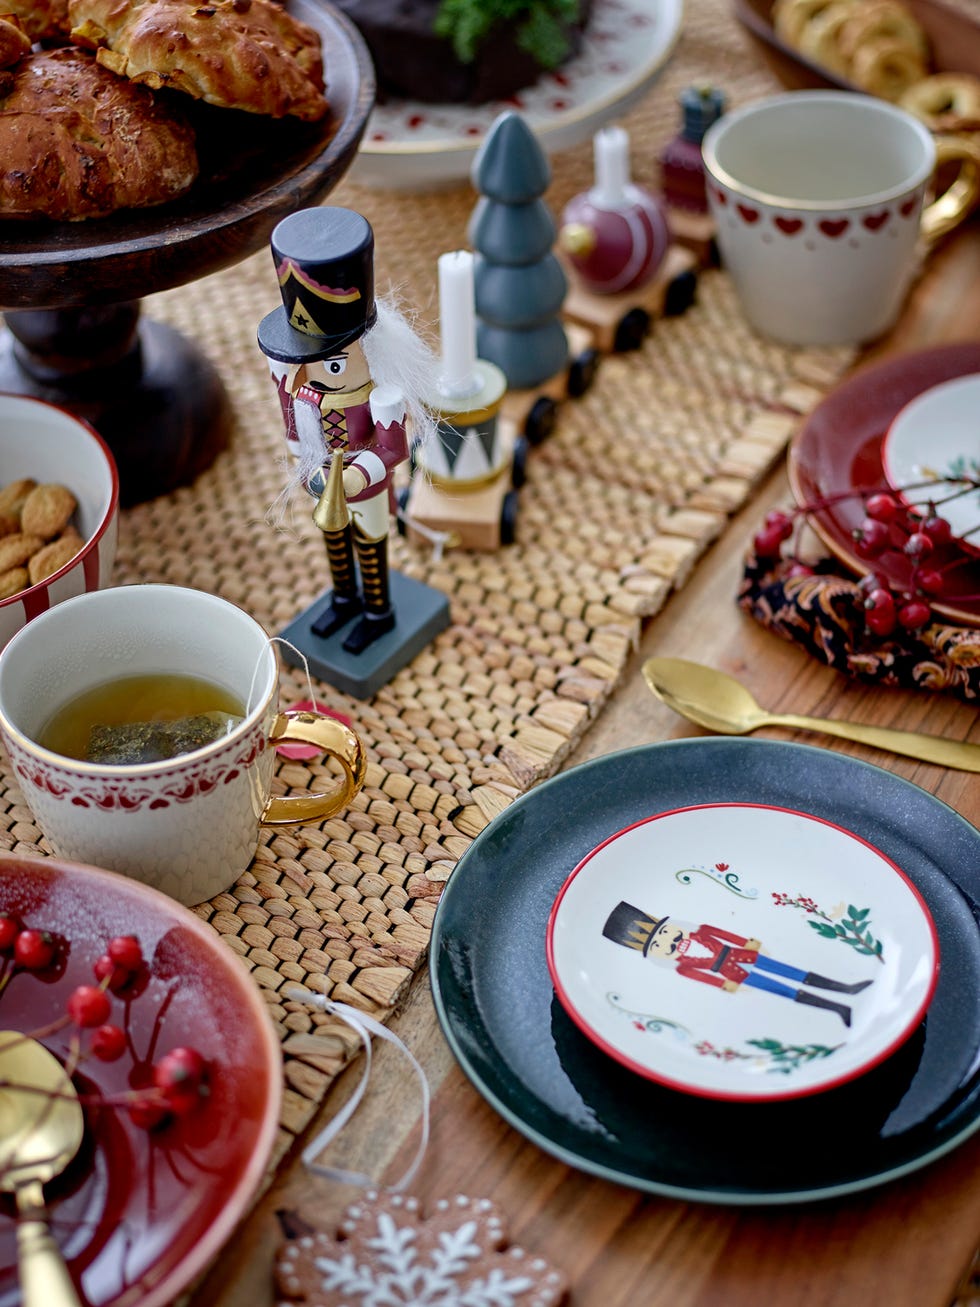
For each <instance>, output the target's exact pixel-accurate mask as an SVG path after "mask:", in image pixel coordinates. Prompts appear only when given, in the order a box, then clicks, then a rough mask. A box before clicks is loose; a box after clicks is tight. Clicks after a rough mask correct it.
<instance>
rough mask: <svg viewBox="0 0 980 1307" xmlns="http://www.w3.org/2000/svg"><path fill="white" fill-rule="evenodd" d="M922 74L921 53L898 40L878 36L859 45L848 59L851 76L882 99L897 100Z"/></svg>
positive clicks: (924, 71) (862, 87) (923, 75)
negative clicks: (879, 38) (869, 41)
mask: <svg viewBox="0 0 980 1307" xmlns="http://www.w3.org/2000/svg"><path fill="white" fill-rule="evenodd" d="M925 75H926V67H925V64H923V62H922V59H921V57H920V56H919V55H918V54H917V53H916V52H915V51H914V50H910V49H909V47H908V46H907V45H903V44H902V42H901V41H894V40H880V41H873V42H872V43H871V44H870V45H864V46H862V47H861V48H860V49H859V50H858V51H857V53H856V54H855V56H854V58H853V59H852V60H851V80H852V81H854V82H855V83H856V84H857V85H858V86H860V88H861V89H862V91H868V92H869V93H870V94H871V95H877V96H879V97H880V98H881V99H882V100H893V101H896V100H899V99H900V98H901V97H902V96H903V95H904V94H905V92H906V91H907V90H908V89H909V87H910V86H912V85H913V83H915V82H918V81H921V80H922V78H924V77H925Z"/></svg>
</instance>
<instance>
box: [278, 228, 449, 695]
mask: <svg viewBox="0 0 980 1307" xmlns="http://www.w3.org/2000/svg"><path fill="white" fill-rule="evenodd" d="M272 253H273V258H274V261H275V267H276V274H277V276H278V279H279V288H280V292H281V294H282V307H281V308H278V309H275V310H274V311H273V312H272V313H270V314H268V315H267V316H266V317H265V318H263V319H262V321H261V323H260V324H259V330H258V340H259V347H260V348H261V350H262V352H263V353H264V354H265V355H266V357H267V358H268V360H269V364H270V369H271V371H272V375H273V378H274V379H275V381H276V386H277V390H278V394H279V401H280V405H281V407H282V412H283V421H284V425H285V436H286V444H287V447H288V448H289V449H290V452H291V453H292V454H293V455H294V464H293V475H292V482H291V484H299V485H302V486H303V487H305V489H306V490H307V491H308V492H309V493H310V495H312V496H313V498H314V499H315V500H316V506H315V508H314V511H313V520H314V522H315V523H316V524H317V526H318V527H319V528H320V529H321V531H322V532H323V535H324V540H325V543H326V552H327V562H328V565H329V569H330V576H331V581H332V583H333V588H332V591H331V592H330V594H329V595H328V596H327V598H326V602H325V603H324V602H323V600H322V599H321V600H319V601H318V602H317V603H316V604H314V605H313V607H312V608H311V609H310V610H308V612H306V613H304V614H301V616H300V617H299V618H297V619H296V621H295V622H293V623H292V624H291V625H290V626H289V627H288V628H287V629H286V630H285V631H284V632H283V635H284V637H285V638H286V639H287V640H288V641H289V642H290V643H292V644H294V645H296V646H297V648H298V649H299V650H300V652H301V653H302V654H303V655H305V657H306V659H307V661H308V662H309V665H310V668H311V670H312V671H314V672H315V673H316V674H317V675H319V676H321V677H322V678H323V679H324V680H327V681H329V682H331V683H332V684H334V685H337V686H338V687H339V688H341V689H344V690H347V691H348V692H349V693H351V694H355V695H357V696H358V697H360V698H366V697H368V696H369V695H370V694H372V693H373V692H374V690H375V689H377V688H378V687H379V686H380V685H382V684H384V683H385V681H387V680H388V679H390V677H391V676H392V675H393V674H394V672H395V671H397V670H398V668H399V667H401V666H403V665H404V664H405V663H406V662H408V661H409V660H410V659H411V658H413V657H414V656H415V654H416V653H417V652H419V650H421V649H422V648H424V646H425V645H426V644H428V643H429V641H430V640H431V639H432V638H433V636H434V635H436V634H437V633H438V631H440V630H442V629H444V628H445V626H447V625H448V622H449V613H448V604H447V602H446V600H445V597H444V596H442V595H440V594H438V592H436V591H434V590H432V589H431V588H430V587H429V586H425V585H421V584H420V583H418V582H415V581H411V580H410V579H408V578H405V577H399V576H398V575H397V574H395V573H390V572H389V568H388V525H389V521H390V512H391V510H392V509H393V508H394V495H393V489H392V478H393V474H394V471H395V468H396V467H397V466H398V465H399V464H400V463H403V462H404V461H405V460H406V459H407V458H408V453H409V445H408V436H407V434H406V422H407V421H408V420H409V419H410V420H411V422H412V424H413V435H414V437H415V438H417V439H424V438H426V436H427V434H428V431H429V429H430V428H431V426H432V418H431V416H430V415H429V414H428V411H427V410H426V408H425V405H424V402H423V400H422V396H423V395H425V394H426V393H427V392H430V390H431V386H432V380H431V378H432V376H433V375H434V367H435V364H434V360H433V359H432V357H431V355H430V354H429V351H428V349H427V347H426V346H425V345H424V344H423V342H422V341H421V340H420V339H419V338H418V337H417V336H416V335H415V333H414V332H413V331H412V329H411V327H410V326H409V325H408V322H407V321H406V320H405V318H404V317H402V316H401V314H400V313H399V312H398V311H397V309H395V308H394V306H392V305H390V304H387V303H385V302H384V301H383V300H376V299H375V295H374V234H373V232H372V230H371V226H370V224H369V223H368V221H367V220H366V219H365V218H363V217H362V216H361V215H360V214H359V213H355V212H353V211H352V210H350V209H340V208H327V207H324V208H315V209H304V210H301V211H299V212H297V213H293V214H291V215H290V216H289V217H287V218H284V219H283V220H282V222H280V223H279V224H278V226H277V227H276V228H275V230H274V231H273V233H272ZM403 601H404V602H403ZM284 656H285V657H287V658H289V650H288V649H286V650H284Z"/></svg>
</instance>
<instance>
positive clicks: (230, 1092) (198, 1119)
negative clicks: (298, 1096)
mask: <svg viewBox="0 0 980 1307" xmlns="http://www.w3.org/2000/svg"><path fill="white" fill-rule="evenodd" d="M0 912H3V913H8V914H11V915H14V916H16V917H17V918H18V919H19V920H20V921H21V923H22V924H23V925H24V926H33V927H36V928H38V929H43V930H48V931H50V932H51V933H52V934H53V935H54V937H55V939H56V941H58V951H57V959H58V960H57V964H56V965H55V966H53V967H52V968H49V969H48V970H47V971H42V972H37V973H33V972H29V971H23V970H17V971H13V974H11V967H10V961H9V959H7V958H5V959H2V960H3V961H4V962H5V967H4V974H6V975H8V976H10V979H9V980H8V982H7V984H6V986H5V987H4V989H3V991H2V993H0V1026H2V1028H3V1029H6V1030H20V1031H24V1032H27V1031H31V1030H35V1029H37V1028H38V1027H41V1026H45V1025H47V1024H48V1023H50V1022H53V1021H55V1020H56V1019H57V1018H58V1017H60V1016H61V1014H62V1013H63V1012H64V1010H65V1002H66V999H67V996H68V995H69V994H70V993H71V992H72V991H73V989H74V988H75V987H76V986H78V985H80V984H91V983H93V971H92V967H93V963H94V962H95V960H96V959H97V958H98V957H99V956H100V955H101V954H102V953H103V952H104V951H105V947H106V944H107V943H108V941H109V939H111V938H112V937H113V936H115V935H119V934H135V935H136V936H137V937H138V938H139V940H140V943H141V946H142V949H143V954H144V957H145V958H146V959H147V961H148V962H149V963H150V976H149V980H148V983H147V984H146V986H145V988H144V989H142V991H141V992H137V993H136V994H135V995H134V996H132V997H131V998H130V999H129V1001H128V1002H127V1001H124V1000H123V999H122V998H121V997H114V998H113V1000H112V1008H113V1012H112V1016H111V1018H110V1020H111V1021H112V1023H113V1024H118V1025H121V1026H123V1028H124V1029H125V1030H126V1031H127V1035H128V1042H127V1049H126V1052H125V1054H124V1056H123V1057H122V1058H121V1059H119V1061H115V1062H100V1061H99V1060H98V1059H96V1058H93V1057H88V1058H85V1059H84V1060H83V1061H82V1062H81V1064H80V1066H79V1069H78V1072H77V1073H76V1077H75V1082H76V1085H77V1086H80V1087H81V1089H82V1091H83V1092H84V1093H85V1095H86V1099H87V1100H89V1101H88V1102H87V1103H86V1106H85V1112H86V1133H85V1138H84V1140H83V1143H82V1146H81V1149H80V1150H79V1152H78V1154H77V1155H76V1157H75V1159H74V1160H73V1161H72V1162H71V1163H70V1164H69V1166H68V1168H67V1169H66V1170H65V1172H64V1174H63V1175H62V1176H61V1177H59V1178H58V1179H56V1180H54V1181H52V1183H51V1184H50V1185H49V1186H48V1187H47V1189H46V1198H47V1200H48V1204H49V1207H48V1214H49V1219H50V1221H51V1227H52V1231H53V1233H54V1235H55V1238H56V1239H57V1241H58V1244H59V1246H60V1247H61V1249H62V1252H63V1254H64V1256H65V1259H66V1262H67V1263H68V1267H69V1270H70V1272H71V1274H72V1277H73V1279H74V1281H75V1283H76V1284H77V1285H78V1286H79V1287H80V1289H81V1292H82V1294H83V1296H84V1300H85V1302H86V1304H87V1305H88V1307H115V1305H116V1304H124V1303H125V1304H133V1303H136V1302H138V1303H139V1304H140V1307H166V1305H167V1304H170V1303H172V1302H173V1301H174V1300H175V1298H176V1297H177V1296H178V1295H179V1294H180V1293H181V1292H182V1290H184V1289H185V1288H186V1287H187V1285H188V1284H189V1283H190V1282H191V1281H192V1280H193V1279H194V1278H195V1277H196V1276H197V1275H198V1274H200V1273H201V1272H202V1271H203V1270H204V1269H205V1268H206V1267H207V1265H208V1263H209V1262H210V1261H211V1259H212V1258H213V1257H214V1256H215V1254H216V1253H217V1252H218V1251H219V1249H220V1248H221V1247H222V1246H223V1244H224V1243H225V1242H226V1241H227V1240H228V1238H229V1237H230V1236H231V1234H232V1233H233V1231H234V1229H235V1227H236V1225H237V1224H238V1222H239V1221H240V1220H241V1219H242V1217H243V1216H244V1214H245V1213H246V1211H247V1209H248V1205H249V1203H250V1201H251V1199H252V1197H253V1195H254V1194H255V1191H256V1190H257V1188H258V1186H259V1183H260V1181H261V1179H262V1177H263V1175H264V1173H265V1170H266V1167H267V1165H268V1161H269V1155H270V1153H271V1150H272V1146H273V1143H274V1141H275V1137H276V1131H277V1128H278V1121H279V1105H280V1099H281V1094H282V1057H281V1049H280V1045H279V1041H278V1038H277V1036H276V1032H275V1028H274V1026H273V1023H272V1021H271V1019H270V1017H269V1013H268V1010H267V1008H266V1006H265V1003H264V1001H263V999H262V996H261V994H260V992H259V989H258V987H257V986H256V985H255V984H254V982H253V981H252V980H251V979H250V977H249V975H248V972H247V971H246V970H245V968H244V967H243V965H242V963H241V962H240V961H239V960H238V959H237V958H236V957H235V955H234V954H233V953H232V951H231V950H230V949H229V948H228V947H227V946H226V945H225V944H223V943H222V941H221V939H220V938H219V937H218V935H217V934H216V933H215V932H214V931H213V930H212V929H210V928H209V927H208V926H206V925H205V924H204V923H203V922H202V921H200V920H199V919H198V918H197V917H196V916H195V915H194V913H192V912H191V911H190V910H189V909H187V908H184V907H182V906H181V905H180V904H178V903H176V902H174V901H173V900H171V899H169V898H167V897H165V896H164V895H163V894H160V893H158V892H157V891H156V890H153V889H150V888H149V887H148V886H146V885H143V884H141V883H140V882H138V881H135V880H130V879H128V878H127V877H124V876H119V875H116V874H114V873H113V872H109V871H104V870H102V869H100V868H96V867H88V866H83V865H81V864H77V863H69V862H62V861H59V860H57V859H54V858H51V859H40V858H25V857H17V856H16V855H11V854H3V855H0ZM68 1039H69V1034H68V1032H66V1031H64V1030H62V1031H59V1032H57V1033H56V1034H51V1035H46V1036H44V1037H43V1039H42V1042H44V1043H45V1044H46V1045H47V1047H49V1048H50V1049H51V1051H52V1052H53V1053H55V1055H56V1056H60V1057H61V1058H62V1059H63V1058H64V1056H65V1053H66V1050H67V1042H68ZM181 1045H185V1046H190V1047H192V1048H194V1049H196V1050H197V1051H198V1052H199V1053H201V1054H202V1056H204V1057H205V1058H206V1059H207V1060H208V1062H209V1065H210V1076H209V1086H210V1094H209V1097H208V1098H207V1099H205V1100H202V1102H201V1103H199V1104H198V1105H197V1106H196V1107H195V1108H194V1110H193V1111H192V1112H191V1113H190V1114H189V1115H187V1116H185V1117H181V1118H179V1119H177V1120H176V1121H175V1122H173V1123H171V1124H169V1125H167V1126H166V1127H164V1128H162V1129H160V1130H157V1131H147V1130H146V1129H144V1128H142V1127H140V1126H138V1125H136V1124H134V1123H133V1122H132V1121H131V1120H130V1119H129V1115H128V1113H127V1111H126V1110H125V1108H124V1107H107V1106H105V1105H104V1102H103V1100H104V1098H105V1096H107V1095H109V1094H113V1095H119V1094H122V1093H125V1092H127V1091H128V1090H129V1089H131V1088H132V1087H133V1086H134V1085H142V1084H143V1083H145V1082H146V1080H147V1078H148V1076H149V1074H150V1072H151V1068H152V1064H153V1063H154V1062H156V1061H158V1060H159V1059H160V1058H161V1057H162V1056H163V1055H164V1054H165V1053H166V1052H168V1051H169V1050H170V1049H172V1048H175V1047H179V1046H181ZM13 1211H14V1209H13V1206H12V1202H11V1199H10V1198H8V1197H4V1198H2V1199H0V1300H2V1301H4V1302H6V1301H13V1300H14V1299H16V1295H17V1256H16V1244H15V1233H14V1220H13ZM8 1295H9V1296H8Z"/></svg>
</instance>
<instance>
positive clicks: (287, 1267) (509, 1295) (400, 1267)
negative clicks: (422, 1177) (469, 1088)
mask: <svg viewBox="0 0 980 1307" xmlns="http://www.w3.org/2000/svg"><path fill="white" fill-rule="evenodd" d="M276 1286H277V1290H278V1293H279V1294H280V1295H281V1296H280V1298H279V1307H294V1304H296V1303H302V1304H304V1305H305V1307H375V1304H380V1303H385V1304H386V1307H387V1305H389V1304H390V1305H391V1307H395V1304H401V1303H404V1304H406V1307H408V1305H409V1304H410V1305H411V1307H553V1305H554V1304H557V1303H560V1302H561V1301H562V1300H563V1298H564V1297H565V1294H566V1292H567V1285H566V1283H565V1280H564V1277H563V1276H562V1275H561V1273H560V1272H559V1271H557V1270H555V1268H554V1267H553V1266H551V1265H550V1264H549V1263H548V1262H546V1261H545V1260H544V1258H543V1257H534V1256H531V1254H529V1253H527V1252H525V1251H524V1249H523V1248H516V1247H509V1248H508V1247H506V1238H505V1235H504V1227H503V1223H502V1221H501V1219H500V1214H499V1212H498V1210H497V1208H496V1207H495V1206H494V1204H493V1203H492V1202H490V1200H489V1199H487V1198H464V1197H462V1196H459V1197H457V1198H453V1199H442V1200H440V1202H438V1203H437V1204H436V1208H435V1211H434V1212H433V1213H432V1214H431V1215H430V1216H423V1215H422V1212H421V1210H420V1205H419V1201H418V1199H417V1198H406V1197H403V1196H402V1195H401V1194H379V1193H377V1192H375V1191H374V1190H372V1191H370V1192H369V1193H366V1194H365V1195H364V1197H363V1198H362V1199H361V1200H360V1201H359V1202H356V1203H354V1204H352V1205H351V1206H350V1207H348V1209H347V1211H346V1212H345V1213H344V1217H343V1220H342V1221H341V1223H340V1228H339V1230H338V1231H337V1234H336V1235H335V1236H333V1235H328V1234H326V1233H325V1232H324V1231H316V1232H311V1233H308V1234H301V1235H299V1236H298V1237H297V1238H294V1239H288V1240H287V1241H286V1242H285V1243H284V1244H283V1246H282V1247H281V1248H280V1250H279V1254H278V1256H277V1258H276Z"/></svg>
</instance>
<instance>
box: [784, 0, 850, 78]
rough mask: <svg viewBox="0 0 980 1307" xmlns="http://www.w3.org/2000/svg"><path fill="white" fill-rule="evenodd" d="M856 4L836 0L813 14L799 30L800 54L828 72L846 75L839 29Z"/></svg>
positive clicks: (848, 71)
mask: <svg viewBox="0 0 980 1307" xmlns="http://www.w3.org/2000/svg"><path fill="white" fill-rule="evenodd" d="M857 7H858V5H857V3H854V2H852V0H838V2H837V3H834V4H830V5H827V7H826V8H825V9H822V10H821V11H820V13H818V14H816V15H814V17H813V18H812V19H811V20H810V22H808V23H806V24H805V25H804V27H803V30H802V32H801V33H800V38H799V42H798V49H799V51H800V54H805V55H806V57H807V58H808V59H812V60H813V61H814V63H818V64H820V65H821V67H823V68H826V69H827V70H828V71H829V72H832V73H838V74H839V75H840V76H841V77H848V76H849V74H850V68H849V61H848V59H847V58H846V57H845V55H844V54H843V52H842V50H841V31H842V30H843V28H845V27H846V26H847V24H848V23H849V22H850V21H851V18H852V17H853V15H854V11H855V9H856V8H857Z"/></svg>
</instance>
